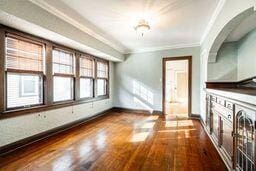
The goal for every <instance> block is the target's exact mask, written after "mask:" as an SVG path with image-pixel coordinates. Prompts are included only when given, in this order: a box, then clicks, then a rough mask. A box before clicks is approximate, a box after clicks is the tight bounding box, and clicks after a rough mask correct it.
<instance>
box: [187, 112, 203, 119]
mask: <svg viewBox="0 0 256 171" xmlns="http://www.w3.org/2000/svg"><path fill="white" fill-rule="evenodd" d="M189 118H191V119H198V120H201V116H200V114H193V113H191V114H190V116H189Z"/></svg>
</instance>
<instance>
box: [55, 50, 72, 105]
mask: <svg viewBox="0 0 256 171" xmlns="http://www.w3.org/2000/svg"><path fill="white" fill-rule="evenodd" d="M55 49H56V50H58V51H62V52H65V53H70V54H72V58H73V60H72V65H73V66H72V70H73V74H64V73H54V69H53V68H54V65H53V64H54V62H53V52H54V50H55ZM54 77H68V78H71V81H72V85H71V86H72V90H71V93H72V94H71V99H67V100H59V101H54ZM75 77H76V55H75V52H74V51H73V50H69V49H67V48H64V47H61V46H56V45H55V46H53V48H52V79H53V81H52V84H53V89H52V92H53V99H52V101H53V104H61V103H66V102H74V101H75Z"/></svg>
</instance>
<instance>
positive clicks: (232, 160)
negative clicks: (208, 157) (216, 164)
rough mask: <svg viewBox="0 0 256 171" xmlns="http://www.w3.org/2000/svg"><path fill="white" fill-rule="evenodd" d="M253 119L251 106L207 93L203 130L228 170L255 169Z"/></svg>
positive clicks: (253, 109) (255, 112)
mask: <svg viewBox="0 0 256 171" xmlns="http://www.w3.org/2000/svg"><path fill="white" fill-rule="evenodd" d="M255 103H256V101H255ZM248 106H249V107H248ZM255 117H256V107H255V106H253V105H248V104H246V103H243V102H241V101H236V100H234V99H232V100H231V99H229V98H227V97H225V96H222V95H218V94H213V93H210V92H207V96H206V119H205V121H204V123H205V128H206V131H207V132H208V134H209V136H210V138H211V139H212V141H213V143H214V144H215V147H216V148H217V150H218V151H219V153H220V154H221V156H222V158H223V160H224V161H225V163H226V165H227V166H228V169H229V170H242V171H254V170H256V168H255V148H256V147H255V133H256V131H255V126H256V118H255Z"/></svg>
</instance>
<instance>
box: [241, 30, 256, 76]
mask: <svg viewBox="0 0 256 171" xmlns="http://www.w3.org/2000/svg"><path fill="white" fill-rule="evenodd" d="M237 55H238V57H237V59H238V67H237V68H238V80H242V79H246V78H249V77H253V76H256V29H254V30H253V31H251V32H250V33H248V34H247V35H246V36H244V37H243V38H242V39H241V40H239V42H238V52H237Z"/></svg>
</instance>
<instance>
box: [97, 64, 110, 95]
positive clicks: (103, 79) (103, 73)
mask: <svg viewBox="0 0 256 171" xmlns="http://www.w3.org/2000/svg"><path fill="white" fill-rule="evenodd" d="M96 62H97V78H96V80H97V88H96V90H97V91H96V94H97V96H104V95H107V86H108V62H105V61H99V60H97V61H96Z"/></svg>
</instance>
